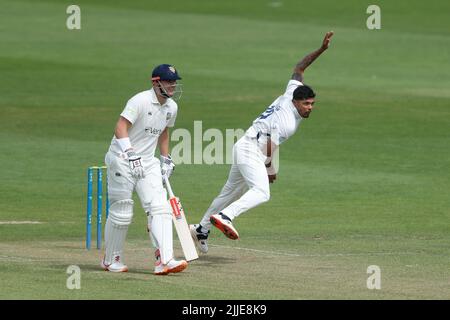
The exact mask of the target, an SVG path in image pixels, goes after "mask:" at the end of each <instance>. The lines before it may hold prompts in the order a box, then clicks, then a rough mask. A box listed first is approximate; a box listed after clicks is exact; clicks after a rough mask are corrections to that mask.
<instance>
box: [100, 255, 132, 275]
mask: <svg viewBox="0 0 450 320" xmlns="http://www.w3.org/2000/svg"><path fill="white" fill-rule="evenodd" d="M100 266H101V267H102V268H103V270H105V271H110V272H128V267H127V266H126V265H124V264H123V263H122V262H121V261H120V256H114V262H113V263H111V264H106V263H105V258H104V257H103V259H102V262H101V263H100Z"/></svg>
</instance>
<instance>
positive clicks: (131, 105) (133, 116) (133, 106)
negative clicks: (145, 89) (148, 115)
mask: <svg viewBox="0 0 450 320" xmlns="http://www.w3.org/2000/svg"><path fill="white" fill-rule="evenodd" d="M120 115H121V116H122V117H124V118H125V119H127V120H128V121H130V122H131V123H132V124H133V123H134V122H135V121H136V120H137V118H138V116H139V105H138V104H137V103H136V102H135V101H134V100H133V99H130V100H128V102H127V105H126V106H125V109H124V110H123V111H122V113H121V114H120Z"/></svg>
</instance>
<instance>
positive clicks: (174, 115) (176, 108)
mask: <svg viewBox="0 0 450 320" xmlns="http://www.w3.org/2000/svg"><path fill="white" fill-rule="evenodd" d="M177 112H178V107H175V109H174V111H173V114H172V115H171V117H170V119H169V122H167V127H169V128H172V127H173V126H174V125H175V120H176V118H177Z"/></svg>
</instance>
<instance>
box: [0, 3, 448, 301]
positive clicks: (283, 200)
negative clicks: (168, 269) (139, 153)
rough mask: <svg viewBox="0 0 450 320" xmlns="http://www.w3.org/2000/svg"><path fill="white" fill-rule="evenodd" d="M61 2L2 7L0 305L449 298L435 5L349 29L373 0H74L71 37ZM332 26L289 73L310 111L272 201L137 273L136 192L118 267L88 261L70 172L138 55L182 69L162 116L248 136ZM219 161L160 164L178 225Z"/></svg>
mask: <svg viewBox="0 0 450 320" xmlns="http://www.w3.org/2000/svg"><path fill="white" fill-rule="evenodd" d="M69 4H72V3H70V2H67V1H39V2H36V1H31V0H30V1H12V0H11V1H5V0H0V7H1V8H2V10H1V11H0V43H1V50H0V70H1V72H0V88H1V94H0V108H1V111H2V116H1V118H0V141H1V146H2V150H3V151H2V152H1V153H0V161H1V163H2V166H1V169H0V170H1V175H0V176H1V183H0V269H1V270H2V275H1V277H0V299H205V300H206V299H449V298H450V272H449V270H450V232H449V230H450V229H449V222H450V196H449V190H450V170H449V168H450V143H449V141H450V68H449V63H448V61H450V33H449V30H450V22H449V20H448V12H449V11H450V2H446V1H434V0H430V1H427V2H426V3H424V2H423V1H395V2H394V1H377V4H378V5H379V6H380V7H381V21H382V28H381V30H368V29H367V28H366V19H367V17H368V16H369V15H368V14H367V13H366V9H367V7H368V5H370V4H372V1H356V0H355V1H342V2H339V5H337V2H336V1H315V2H313V1H309V2H307V1H301V2H300V1H294V0H282V1H281V0H280V1H275V0H254V1H238V0H233V1H224V0H223V1H218V0H214V1H213V0H210V1H207V0H203V1H200V0H196V1H183V0H174V1H170V2H168V3H167V2H163V1H144V0H141V1H135V2H134V4H131V3H129V2H127V1H87V0H79V1H77V2H76V4H78V5H79V6H80V7H81V30H68V29H67V28H66V19H67V17H68V14H67V13H66V8H67V6H68V5H69ZM329 30H334V31H335V36H334V38H333V41H332V45H331V48H330V49H329V50H328V51H327V52H326V53H325V54H324V55H323V56H322V57H320V58H319V59H318V60H317V61H316V62H315V63H314V64H313V65H312V66H311V67H310V68H309V69H308V70H307V72H306V74H305V82H306V83H308V84H310V85H311V86H313V88H314V89H315V90H316V92H317V94H318V95H317V110H315V111H314V112H313V114H312V116H311V118H310V119H308V120H307V121H304V122H303V123H302V126H301V129H300V130H299V131H298V132H297V134H296V135H295V136H294V137H292V138H291V139H290V140H289V141H288V142H286V143H285V144H283V146H282V148H281V150H280V155H281V169H280V173H279V176H278V179H277V181H276V183H275V184H274V185H273V186H272V189H271V194H272V199H271V201H270V202H268V203H266V204H264V205H262V206H260V207H258V208H255V209H253V210H251V211H249V212H247V213H246V214H244V215H242V216H241V217H239V219H238V220H236V222H235V225H236V227H237V228H238V230H239V232H240V234H241V239H240V240H238V241H231V240H228V239H226V238H225V237H224V236H223V235H222V234H221V233H219V232H218V231H217V230H213V231H212V234H211V240H210V243H211V249H210V253H208V254H207V255H203V256H201V258H200V259H199V260H197V261H195V262H193V263H191V264H190V266H189V268H188V269H187V270H186V272H183V273H180V274H176V275H170V276H167V277H157V276H154V275H152V271H153V249H152V248H151V247H150V241H149V239H148V235H147V233H146V217H145V214H144V213H143V210H142V208H141V207H140V205H139V204H137V205H136V207H135V215H134V219H133V223H132V225H131V227H130V229H129V235H128V240H127V244H126V251H125V258H126V262H127V264H128V266H129V268H130V272H128V273H126V274H112V273H107V272H104V271H101V270H100V268H99V261H100V258H101V257H102V255H103V252H102V251H97V250H95V249H94V250H91V251H89V252H88V251H86V250H85V249H84V237H85V209H86V208H85V206H86V169H87V167H88V166H90V165H96V164H102V163H103V159H104V154H105V152H106V151H107V149H108V147H109V143H110V140H111V137H112V134H113V129H114V125H115V123H116V121H117V119H118V116H119V114H120V112H121V111H122V110H123V107H124V105H125V103H126V101H127V100H128V99H129V98H130V97H131V96H132V95H134V94H135V93H137V92H139V91H142V90H145V89H147V88H148V87H149V81H148V78H149V75H150V73H151V70H152V69H153V67H154V66H155V65H157V64H160V63H171V64H174V65H175V66H177V68H178V69H179V72H180V74H181V76H182V77H183V81H182V83H183V90H184V93H183V97H182V98H181V100H180V101H179V113H178V118H177V122H176V128H186V129H188V130H191V131H192V130H193V124H194V121H196V120H201V121H203V129H204V130H206V129H208V128H218V129H220V130H222V131H223V132H225V129H227V128H242V129H246V128H247V127H248V126H249V125H250V123H251V121H252V120H253V119H254V118H255V117H256V116H257V115H259V114H260V113H261V112H262V111H263V110H264V109H265V108H266V106H267V105H268V104H270V102H272V101H273V100H274V99H275V97H277V96H278V95H280V94H281V93H282V92H283V89H284V87H285V85H286V82H287V81H288V79H289V78H290V76H291V73H292V68H293V66H294V65H295V63H297V61H298V60H299V59H300V58H302V57H303V56H304V55H306V54H307V53H309V52H311V51H313V50H315V49H316V48H318V47H319V45H320V43H321V40H322V38H323V34H324V33H325V32H326V31H329ZM205 145H206V144H205ZM228 169H229V166H228V165H205V164H204V165H187V164H180V165H178V166H177V168H176V171H175V174H174V176H173V178H172V184H173V187H174V190H175V191H176V193H177V194H178V195H179V196H180V198H181V199H182V201H183V204H184V207H185V210H186V212H187V215H188V220H189V221H190V222H192V223H194V222H195V223H197V221H198V220H199V219H200V218H201V216H202V215H203V212H204V211H205V210H206V209H207V207H208V205H209V203H210V202H211V200H212V199H213V198H214V197H215V195H216V194H217V193H218V192H219V191H220V189H221V187H222V186H223V184H224V182H225V181H226V177H227V174H228ZM136 200H137V198H136ZM137 203H139V202H137ZM11 221H37V222H40V223H39V224H11ZM180 248H181V247H180V244H179V242H178V241H177V240H176V241H175V251H176V253H177V254H178V255H180V254H181V249H180ZM69 265H78V266H79V267H80V268H81V289H80V290H68V289H67V288H66V280H67V277H68V274H66V269H67V267H68V266H69ZM370 265H377V266H379V267H380V269H381V289H380V290H369V289H368V288H367V286H366V281H367V278H368V277H369V274H367V268H368V266H370Z"/></svg>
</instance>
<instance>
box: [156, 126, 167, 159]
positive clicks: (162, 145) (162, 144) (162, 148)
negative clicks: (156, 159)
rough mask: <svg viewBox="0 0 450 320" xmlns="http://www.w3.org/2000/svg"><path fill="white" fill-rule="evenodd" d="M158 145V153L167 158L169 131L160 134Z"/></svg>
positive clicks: (165, 130)
mask: <svg viewBox="0 0 450 320" xmlns="http://www.w3.org/2000/svg"><path fill="white" fill-rule="evenodd" d="M158 145H159V153H160V154H161V155H162V156H165V157H167V155H168V154H169V129H168V128H166V129H164V131H163V132H162V133H161V135H160V136H159V139H158Z"/></svg>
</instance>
